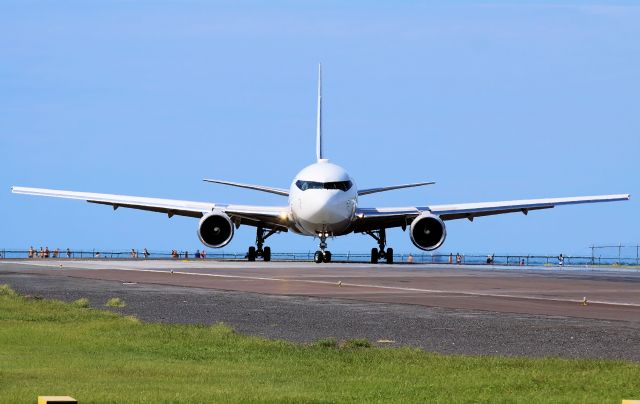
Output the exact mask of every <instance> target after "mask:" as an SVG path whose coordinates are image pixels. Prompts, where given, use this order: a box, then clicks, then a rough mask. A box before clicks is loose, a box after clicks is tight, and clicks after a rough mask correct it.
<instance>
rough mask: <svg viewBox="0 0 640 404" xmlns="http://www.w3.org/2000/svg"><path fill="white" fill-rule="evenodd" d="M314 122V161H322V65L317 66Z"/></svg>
mask: <svg viewBox="0 0 640 404" xmlns="http://www.w3.org/2000/svg"><path fill="white" fill-rule="evenodd" d="M316 119H317V121H316V159H317V160H318V161H320V160H321V159H323V158H324V157H323V154H324V153H323V147H322V65H321V64H318V116H317V118H316Z"/></svg>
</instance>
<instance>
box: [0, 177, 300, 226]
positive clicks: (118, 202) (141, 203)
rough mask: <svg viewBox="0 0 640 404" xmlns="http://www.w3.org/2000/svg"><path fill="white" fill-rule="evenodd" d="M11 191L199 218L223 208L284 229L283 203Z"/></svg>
mask: <svg viewBox="0 0 640 404" xmlns="http://www.w3.org/2000/svg"><path fill="white" fill-rule="evenodd" d="M11 192H13V193H14V194H23V195H36V196H48V197H53V198H64V199H79V200H84V201H87V202H89V203H96V204H100V205H109V206H112V207H113V209H114V210H116V209H118V208H121V207H122V208H130V209H138V210H147V211H151V212H159V213H164V214H166V215H168V216H169V217H171V216H174V215H177V216H188V217H195V218H201V217H202V216H204V215H205V214H207V213H209V212H212V211H213V210H220V211H222V212H225V213H226V214H227V215H228V216H229V217H230V218H231V219H232V220H234V221H235V222H237V223H242V224H248V225H251V226H258V225H267V226H270V227H275V228H278V229H279V230H283V231H286V229H287V228H288V223H287V220H288V219H287V212H288V208H287V207H286V206H252V205H225V204H216V203H208V202H194V201H182V200H176V199H160V198H146V197H140V196H129V195H114V194H98V193H93V192H75V191H63V190H57V189H44V188H27V187H12V188H11Z"/></svg>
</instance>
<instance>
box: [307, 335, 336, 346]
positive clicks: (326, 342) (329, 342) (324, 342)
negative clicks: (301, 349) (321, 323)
mask: <svg viewBox="0 0 640 404" xmlns="http://www.w3.org/2000/svg"><path fill="white" fill-rule="evenodd" d="M313 345H315V346H317V347H320V348H337V347H338V341H337V340H336V339H335V338H333V337H331V338H321V339H319V340H317V341H316V342H315V344H313Z"/></svg>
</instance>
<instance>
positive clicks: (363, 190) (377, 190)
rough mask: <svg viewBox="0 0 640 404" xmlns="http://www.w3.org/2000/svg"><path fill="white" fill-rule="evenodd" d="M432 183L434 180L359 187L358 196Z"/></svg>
mask: <svg viewBox="0 0 640 404" xmlns="http://www.w3.org/2000/svg"><path fill="white" fill-rule="evenodd" d="M433 184H435V182H433V181H432V182H415V183H413V184H400V185H391V186H388V187H379V188H369V189H361V190H359V191H358V196H362V195H369V194H375V193H376V192H386V191H393V190H394V189H402V188H413V187H422V186H424V185H433Z"/></svg>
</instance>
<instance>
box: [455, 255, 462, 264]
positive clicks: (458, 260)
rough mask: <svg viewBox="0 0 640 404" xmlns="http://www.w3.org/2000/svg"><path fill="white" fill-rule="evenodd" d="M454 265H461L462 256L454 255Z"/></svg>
mask: <svg viewBox="0 0 640 404" xmlns="http://www.w3.org/2000/svg"><path fill="white" fill-rule="evenodd" d="M456 264H458V265H460V264H462V255H460V253H456Z"/></svg>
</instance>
